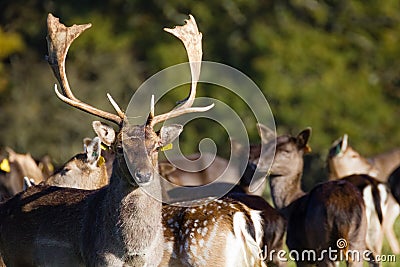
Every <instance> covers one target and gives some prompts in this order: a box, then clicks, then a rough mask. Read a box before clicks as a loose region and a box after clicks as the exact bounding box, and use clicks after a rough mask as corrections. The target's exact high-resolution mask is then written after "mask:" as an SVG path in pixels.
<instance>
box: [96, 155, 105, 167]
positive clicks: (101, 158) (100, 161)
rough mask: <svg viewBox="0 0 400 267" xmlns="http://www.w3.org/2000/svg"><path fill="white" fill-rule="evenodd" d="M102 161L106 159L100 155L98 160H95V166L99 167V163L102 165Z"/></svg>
mask: <svg viewBox="0 0 400 267" xmlns="http://www.w3.org/2000/svg"><path fill="white" fill-rule="evenodd" d="M104 163H106V160H105V159H104V158H103V157H102V156H100V158H99V160H98V161H97V167H101V165H103V164H104Z"/></svg>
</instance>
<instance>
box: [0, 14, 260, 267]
mask: <svg viewBox="0 0 400 267" xmlns="http://www.w3.org/2000/svg"><path fill="white" fill-rule="evenodd" d="M48 25H49V62H50V64H51V65H52V67H53V70H54V72H55V75H56V77H57V79H58V80H59V83H60V85H61V87H62V93H59V92H58V91H57V90H56V93H57V96H58V97H59V98H60V99H61V100H63V101H64V102H66V103H68V104H69V105H71V106H73V107H76V108H79V109H82V110H83V111H86V112H88V113H91V114H93V115H96V116H99V117H101V118H103V119H106V120H109V121H112V122H114V123H116V124H117V125H118V126H119V128H120V130H119V132H118V134H117V137H116V140H115V141H113V145H112V147H113V149H115V151H116V155H115V160H114V164H113V172H112V175H111V179H110V184H109V185H108V186H105V187H103V188H102V189H99V190H95V191H90V190H78V189H71V188H60V187H50V186H47V185H38V186H35V187H31V188H29V189H28V190H27V191H26V192H23V193H20V194H19V195H17V196H16V197H14V198H12V199H11V200H9V201H7V202H6V203H4V204H2V206H1V208H0V228H1V230H2V231H1V233H0V251H1V255H2V256H3V259H4V261H5V263H6V264H7V265H11V266H35V265H50V266H58V265H68V266H81V265H89V266H94V265H96V266H97V265H101V266H104V265H106V266H127V265H130V266H159V265H160V266H176V265H178V266H180V265H182V266H186V265H187V264H188V263H191V264H192V265H194V266H209V265H210V264H213V263H214V262H218V263H220V265H221V266H222V265H225V266H264V265H265V264H264V263H263V262H262V260H261V258H260V255H259V252H260V245H261V242H262V241H261V238H262V224H261V222H260V221H261V217H260V215H259V212H258V211H253V210H251V209H249V208H248V207H246V206H245V205H243V204H241V203H238V202H236V201H233V200H229V199H225V200H223V201H219V200H217V201H214V202H210V203H205V204H203V205H202V206H198V207H192V208H190V209H189V210H186V211H185V208H182V207H168V206H167V207H166V208H167V209H168V211H169V213H167V212H164V214H166V215H164V221H165V220H166V222H165V224H166V225H165V227H166V232H167V233H169V232H170V233H172V235H171V236H169V237H168V238H169V241H168V242H167V243H166V253H164V257H163V262H160V261H161V256H162V255H163V250H162V247H163V243H164V240H163V237H162V234H163V233H162V225H161V217H162V216H161V202H159V201H157V200H156V199H154V198H153V197H151V196H149V195H148V193H146V192H145V190H151V192H152V193H153V194H155V195H156V197H160V195H161V189H160V184H159V177H158V175H157V173H156V171H155V170H157V156H158V155H157V154H158V149H159V148H160V147H162V146H164V145H166V144H169V143H170V142H171V141H172V140H173V139H175V138H176V137H177V136H178V135H179V134H180V132H181V131H182V126H180V125H170V126H163V127H162V128H161V130H160V131H159V132H158V133H156V132H155V131H154V126H155V125H156V124H158V123H160V122H163V121H165V120H166V119H169V118H173V117H177V116H180V115H183V114H185V113H189V112H203V111H207V110H208V109H210V108H211V107H212V106H213V105H210V106H207V107H199V108H193V107H192V104H193V101H194V97H195V93H196V83H197V80H198V77H199V71H200V68H199V67H200V65H198V66H197V67H198V68H194V67H195V66H194V64H200V61H201V54H202V53H201V34H200V33H199V32H198V30H197V26H196V24H195V21H194V18H193V17H190V20H189V21H187V24H186V25H185V26H181V27H176V28H175V29H167V31H169V32H171V33H172V34H174V35H175V36H177V37H178V38H180V39H181V40H182V41H183V42H184V44H185V48H186V49H187V52H188V56H189V62H190V67H191V73H192V87H191V92H190V95H189V97H188V99H187V100H186V102H185V103H183V104H182V105H181V106H179V107H177V108H176V109H174V110H172V111H170V112H169V113H166V114H162V115H158V116H154V111H153V110H154V108H153V105H154V102H153V101H152V105H151V112H150V115H149V117H148V119H147V122H146V123H145V124H144V125H129V122H128V120H127V118H126V116H125V114H124V113H123V112H122V111H121V109H120V108H119V107H118V106H117V105H116V103H115V102H114V101H113V100H112V99H111V98H110V97H109V99H110V101H111V102H112V103H113V106H114V108H115V109H116V111H117V113H118V115H115V114H111V113H108V112H104V111H101V110H98V109H96V108H94V107H92V106H90V105H88V104H85V103H83V102H81V101H79V100H78V99H76V98H75V97H74V95H73V94H72V91H71V90H70V88H69V84H68V82H67V79H66V75H65V66H64V64H65V57H66V52H67V50H68V48H69V46H70V45H71V43H72V41H73V40H74V39H75V38H76V37H78V36H79V34H80V33H81V32H83V31H84V30H85V29H87V28H88V27H90V25H89V24H86V25H78V26H77V25H74V26H72V27H69V28H66V27H65V26H64V25H62V24H60V23H59V22H58V19H56V18H54V17H53V16H52V15H51V14H50V15H49V17H48ZM98 126H99V127H98V128H97V130H98V131H99V132H100V136H104V135H105V134H106V132H107V131H108V130H109V129H106V128H104V127H103V126H104V125H98ZM122 142H124V146H122ZM127 164H129V165H131V166H132V167H133V170H131V172H130V171H129V169H128V165H127ZM131 173H132V174H131ZM220 204H221V205H220ZM222 207H223V210H221V208H222ZM93 210H95V211H96V212H95V213H94V212H93ZM204 211H207V212H205V213H204ZM196 212H197V213H196ZM214 212H215V214H214ZM200 213H201V214H202V215H203V218H206V220H204V221H202V225H203V227H202V228H199V227H197V226H198V222H197V221H196V219H194V220H192V217H191V216H193V215H194V214H197V215H198V214H200ZM171 215H172V216H173V218H168V216H171ZM175 215H176V216H178V217H177V218H176V217H175ZM204 216H205V217H204ZM167 218H168V219H167ZM185 218H186V219H185ZM176 219H178V220H176ZM172 222H173V223H172ZM171 223H172V224H171ZM53 226H54V228H51V227H53ZM176 227H178V228H179V229H180V231H181V232H179V233H178V232H177V231H175V230H176V229H177V228H176ZM194 234H195V235H196V234H199V235H201V239H200V238H198V239H193V235H194ZM170 239H173V240H174V241H173V243H172V245H171V241H172V240H170ZM194 241H197V242H198V243H197V244H194V243H195V242H194ZM226 241H232V242H228V243H227V242H226ZM189 242H190V243H189ZM16 251H18V255H17V254H15V252H16ZM210 251H212V252H213V253H210Z"/></svg>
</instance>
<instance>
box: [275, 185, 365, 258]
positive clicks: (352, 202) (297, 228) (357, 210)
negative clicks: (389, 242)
mask: <svg viewBox="0 0 400 267" xmlns="http://www.w3.org/2000/svg"><path fill="white" fill-rule="evenodd" d="M344 199H345V200H346V201H343V200H344ZM286 209H290V210H291V211H290V212H289V213H288V214H290V219H289V220H288V221H289V223H288V229H287V245H288V247H289V249H291V250H297V251H302V250H304V249H308V248H310V247H311V248H314V249H315V250H316V251H315V252H316V253H321V252H322V250H324V249H328V247H329V246H330V244H336V242H337V240H339V239H345V240H346V241H347V242H348V243H350V242H351V243H356V242H364V240H354V237H357V236H358V233H359V230H360V229H361V228H363V224H364V221H365V215H364V202H363V199H362V196H361V194H360V193H359V191H358V190H357V188H356V187H355V186H354V185H352V184H351V183H349V182H347V181H342V180H340V181H330V182H325V183H322V184H319V185H317V186H316V187H314V188H313V189H312V190H311V191H310V192H309V193H308V194H306V195H304V196H302V197H300V198H299V199H297V200H296V201H294V202H293V203H292V204H291V205H289V206H288V207H287V208H286ZM283 212H284V213H286V211H285V210H283ZM304 233H306V234H307V236H306V237H305V236H304ZM362 236H363V235H362ZM318 255H321V254H317V256H318ZM306 261H307V260H306ZM310 261H311V262H312V260H310Z"/></svg>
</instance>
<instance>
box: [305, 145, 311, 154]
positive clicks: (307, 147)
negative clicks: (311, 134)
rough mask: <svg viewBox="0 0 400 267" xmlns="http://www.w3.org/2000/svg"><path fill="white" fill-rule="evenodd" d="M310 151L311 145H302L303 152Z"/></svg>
mask: <svg viewBox="0 0 400 267" xmlns="http://www.w3.org/2000/svg"><path fill="white" fill-rule="evenodd" d="M311 151H312V149H311V147H310V146H309V145H306V146H305V147H304V153H311Z"/></svg>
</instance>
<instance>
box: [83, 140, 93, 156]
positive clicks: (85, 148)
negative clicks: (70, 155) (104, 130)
mask: <svg viewBox="0 0 400 267" xmlns="http://www.w3.org/2000/svg"><path fill="white" fill-rule="evenodd" d="M91 142H92V138H89V137H85V138H83V151H84V152H85V153H86V151H87V148H88V146H89V145H90V143H91Z"/></svg>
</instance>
